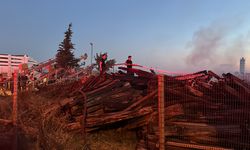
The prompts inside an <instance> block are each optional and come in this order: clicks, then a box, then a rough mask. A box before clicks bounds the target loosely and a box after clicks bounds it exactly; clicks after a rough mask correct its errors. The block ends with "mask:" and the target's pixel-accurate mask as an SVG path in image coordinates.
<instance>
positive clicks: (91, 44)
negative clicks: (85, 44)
mask: <svg viewBox="0 0 250 150" xmlns="http://www.w3.org/2000/svg"><path fill="white" fill-rule="evenodd" d="M89 44H90V46H91V57H90V63H91V65H92V58H93V43H89Z"/></svg>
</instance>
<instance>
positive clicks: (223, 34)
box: [186, 23, 250, 73]
mask: <svg viewBox="0 0 250 150" xmlns="http://www.w3.org/2000/svg"><path fill="white" fill-rule="evenodd" d="M230 34H234V28H232V26H231V27H229V26H226V25H222V24H218V23H212V24H211V25H210V26H208V27H205V28H200V29H199V30H198V31H196V32H194V34H193V38H192V40H191V42H190V43H189V44H188V46H189V47H188V48H189V50H190V53H189V54H188V55H187V57H186V64H187V65H188V68H196V69H211V70H214V71H215V72H218V73H222V72H233V71H238V66H239V65H238V64H239V60H240V58H241V57H244V55H245V52H246V51H247V48H248V47H249V46H250V44H249V43H250V40H249V39H250V38H249V37H250V36H249V35H246V36H242V35H241V36H236V37H234V38H232V36H231V35H230Z"/></svg>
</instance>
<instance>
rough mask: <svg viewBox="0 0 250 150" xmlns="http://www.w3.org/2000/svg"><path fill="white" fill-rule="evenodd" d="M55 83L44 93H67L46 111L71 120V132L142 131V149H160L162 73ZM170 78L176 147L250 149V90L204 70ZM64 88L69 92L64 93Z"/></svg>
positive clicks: (168, 115) (168, 120)
mask: <svg viewBox="0 0 250 150" xmlns="http://www.w3.org/2000/svg"><path fill="white" fill-rule="evenodd" d="M119 69H120V71H119V72H118V73H113V74H111V75H107V78H102V77H100V76H88V77H86V76H85V77H83V78H82V80H80V81H72V82H71V83H70V84H66V85H62V84H60V83H59V84H56V83H55V84H51V85H48V86H44V87H43V88H41V89H40V91H39V92H42V93H47V94H48V93H55V94H58V93H61V94H64V95H65V94H66V95H67V98H65V99H62V100H61V101H60V102H59V103H58V102H57V103H54V104H53V105H51V107H49V108H48V109H47V110H45V111H44V114H43V116H44V117H46V116H48V115H49V114H51V113H56V114H58V116H59V117H60V116H65V115H66V116H68V117H67V119H66V120H65V121H66V122H67V123H68V125H67V128H66V129H67V130H68V131H74V132H83V133H84V135H86V134H88V133H91V132H95V131H98V130H105V129H107V128H122V129H124V130H133V131H136V132H137V137H138V139H139V140H138V144H137V149H152V150H153V149H158V145H159V143H158V134H159V132H158V109H157V105H158V104H157V103H158V101H157V97H158V95H157V82H158V81H157V75H156V74H154V73H152V72H147V71H142V70H140V69H131V70H130V71H131V72H133V73H134V74H136V75H135V76H128V75H127V74H126V73H125V72H124V71H126V70H127V68H124V67H120V68H119ZM164 78H165V82H164V85H165V88H164V89H165V91H164V93H165V139H166V143H165V144H166V147H169V148H171V149H180V148H193V149H195V148H196V149H220V147H224V148H234V149H250V144H249V141H250V125H249V121H250V109H249V108H250V107H249V106H250V86H249V85H248V84H246V83H245V82H243V81H242V80H240V79H239V78H237V77H235V76H234V75H232V74H230V73H227V74H223V75H222V76H218V75H217V74H215V73H213V72H212V71H201V72H197V73H194V74H186V75H182V76H175V77H172V76H167V75H165V76H164ZM62 89H63V90H64V92H63V93H62V92H60V91H62Z"/></svg>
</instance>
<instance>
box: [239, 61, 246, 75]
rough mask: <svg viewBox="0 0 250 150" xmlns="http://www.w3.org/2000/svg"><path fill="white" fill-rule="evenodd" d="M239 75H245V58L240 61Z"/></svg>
mask: <svg viewBox="0 0 250 150" xmlns="http://www.w3.org/2000/svg"><path fill="white" fill-rule="evenodd" d="M240 74H245V58H244V57H242V58H241V59H240Z"/></svg>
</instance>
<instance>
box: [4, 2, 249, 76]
mask: <svg viewBox="0 0 250 150" xmlns="http://www.w3.org/2000/svg"><path fill="white" fill-rule="evenodd" d="M0 18H1V25H0V33H1V35H0V53H11V54H28V55H30V56H31V57H33V58H34V59H36V60H38V61H43V60H47V59H49V58H52V57H54V56H55V53H56V51H57V49H58V45H59V43H60V42H61V41H62V40H63V38H64V32H65V31H66V29H67V26H68V24H69V23H72V24H73V28H72V29H73V32H74V34H73V38H72V42H73V43H74V44H75V49H76V50H75V55H76V56H80V55H81V54H82V53H88V54H89V56H90V44H89V43H90V42H92V43H94V52H108V55H109V58H115V59H116V60H117V62H118V63H120V62H124V61H125V60H126V58H127V56H128V55H132V56H133V60H134V62H135V63H137V64H141V65H145V66H149V67H157V68H161V69H165V70H169V71H174V72H175V71H176V72H191V71H196V70H202V69H215V70H216V69H217V70H223V69H226V70H229V71H238V68H237V67H238V63H239V59H240V57H241V56H244V57H246V61H247V69H246V70H247V71H248V72H250V32H249V31H250V1H249V0H72V1H66V0H43V1H34V0H22V1H20V0H8V1H7V0H5V1H1V5H0Z"/></svg>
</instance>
